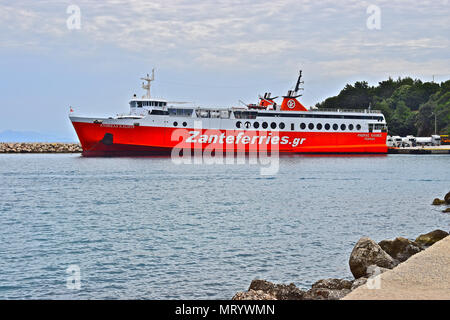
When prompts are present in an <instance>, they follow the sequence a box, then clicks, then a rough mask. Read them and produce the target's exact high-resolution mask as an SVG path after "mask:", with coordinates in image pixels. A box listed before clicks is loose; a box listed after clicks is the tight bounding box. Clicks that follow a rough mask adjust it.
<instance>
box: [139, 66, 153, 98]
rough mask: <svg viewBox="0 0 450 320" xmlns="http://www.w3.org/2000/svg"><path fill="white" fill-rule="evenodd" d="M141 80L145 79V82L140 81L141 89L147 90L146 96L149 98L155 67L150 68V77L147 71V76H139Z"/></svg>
mask: <svg viewBox="0 0 450 320" xmlns="http://www.w3.org/2000/svg"><path fill="white" fill-rule="evenodd" d="M141 80H144V81H147V84H145V83H144V82H142V89H144V90H147V95H146V98H147V99H150V86H151V82H152V81H153V80H155V69H154V68H153V69H152V77H151V78H150V76H149V74H148V73H147V77H145V78H141Z"/></svg>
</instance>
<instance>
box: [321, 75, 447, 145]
mask: <svg viewBox="0 0 450 320" xmlns="http://www.w3.org/2000/svg"><path fill="white" fill-rule="evenodd" d="M369 106H371V107H372V109H378V110H381V111H382V112H383V114H384V116H385V117H386V121H387V124H388V130H389V134H391V135H401V136H406V135H408V134H412V135H415V136H416V135H419V136H430V135H431V134H433V133H434V130H435V124H436V129H437V130H436V131H437V133H438V134H450V80H447V81H445V82H441V83H435V82H422V81H421V80H419V79H415V80H414V79H412V78H409V77H407V78H403V79H402V78H398V79H397V80H393V79H392V78H389V79H388V80H385V81H381V82H379V83H378V85H377V86H369V85H368V83H367V82H366V81H358V82H355V84H354V85H351V84H347V85H346V86H345V87H344V89H342V90H341V92H339V94H338V95H337V96H334V97H330V98H328V99H326V100H325V101H323V102H321V103H318V104H316V107H318V108H319V109H320V108H332V109H336V108H344V109H367V108H369ZM435 115H436V123H435Z"/></svg>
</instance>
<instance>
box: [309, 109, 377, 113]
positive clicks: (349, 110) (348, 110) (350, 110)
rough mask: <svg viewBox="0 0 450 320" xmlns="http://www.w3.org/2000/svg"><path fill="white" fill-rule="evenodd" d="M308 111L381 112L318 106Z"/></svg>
mask: <svg viewBox="0 0 450 320" xmlns="http://www.w3.org/2000/svg"><path fill="white" fill-rule="evenodd" d="M309 111H325V112H358V113H382V112H381V110H369V109H340V108H337V109H330V108H320V109H310V110H309Z"/></svg>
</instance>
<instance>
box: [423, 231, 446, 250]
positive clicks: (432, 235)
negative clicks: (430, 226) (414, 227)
mask: <svg viewBox="0 0 450 320" xmlns="http://www.w3.org/2000/svg"><path fill="white" fill-rule="evenodd" d="M446 236H448V233H447V232H445V231H442V230H434V231H431V232H429V233H425V234H421V235H420V236H418V237H417V239H416V241H415V242H417V243H418V244H420V245H423V246H431V245H433V244H435V243H436V242H438V241H439V240H442V239H444V238H445V237H446Z"/></svg>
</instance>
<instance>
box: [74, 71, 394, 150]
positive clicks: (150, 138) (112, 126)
mask: <svg viewBox="0 0 450 320" xmlns="http://www.w3.org/2000/svg"><path fill="white" fill-rule="evenodd" d="M301 75H302V73H301V71H300V75H299V77H298V80H297V83H296V86H295V89H294V90H289V91H288V93H287V95H286V96H283V97H282V102H281V105H278V104H277V103H276V102H275V100H276V99H277V98H278V97H271V94H270V93H266V94H265V95H264V96H263V97H260V101H259V104H250V105H247V106H245V107H231V108H203V107H195V106H191V107H188V106H186V105H181V104H180V103H171V102H168V101H167V100H163V99H154V98H151V96H150V85H151V82H152V81H153V80H154V72H152V77H151V78H150V77H149V75H147V77H145V78H142V80H144V81H146V82H147V83H146V84H144V83H143V84H142V87H143V88H144V89H145V90H146V91H147V94H146V96H144V97H142V98H137V97H136V95H134V97H133V98H132V99H131V101H130V112H129V114H126V115H119V116H116V117H109V118H87V117H79V116H76V115H74V114H73V113H72V112H71V114H70V120H71V121H72V124H73V126H74V128H75V130H76V133H77V135H78V138H79V139H80V143H81V146H82V148H83V155H84V156H124V155H125V156H128V155H162V154H170V153H171V152H172V150H173V148H176V147H178V148H185V149H190V150H202V151H205V150H209V151H211V150H215V151H216V152H217V150H224V151H229V150H234V151H236V152H245V153H252V152H257V153H258V152H260V150H264V151H265V152H266V151H273V150H276V151H277V152H279V153H280V154H290V153H318V154H327V153H331V154H340V153H346V154H351V153H363V154H364V153H375V154H377V153H378V154H380V153H381V154H382V153H387V149H388V147H387V145H386V138H387V126H386V121H385V118H384V116H383V114H382V113H381V112H380V111H377V110H362V109H361V110H355V109H352V110H344V109H336V110H324V109H314V108H309V109H307V108H305V107H304V106H303V105H302V104H301V103H300V102H299V101H298V99H297V98H298V97H300V96H301V95H299V94H298V92H299V90H301V88H300V85H301V84H302V83H303V82H302V81H301ZM213 152H214V151H213Z"/></svg>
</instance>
